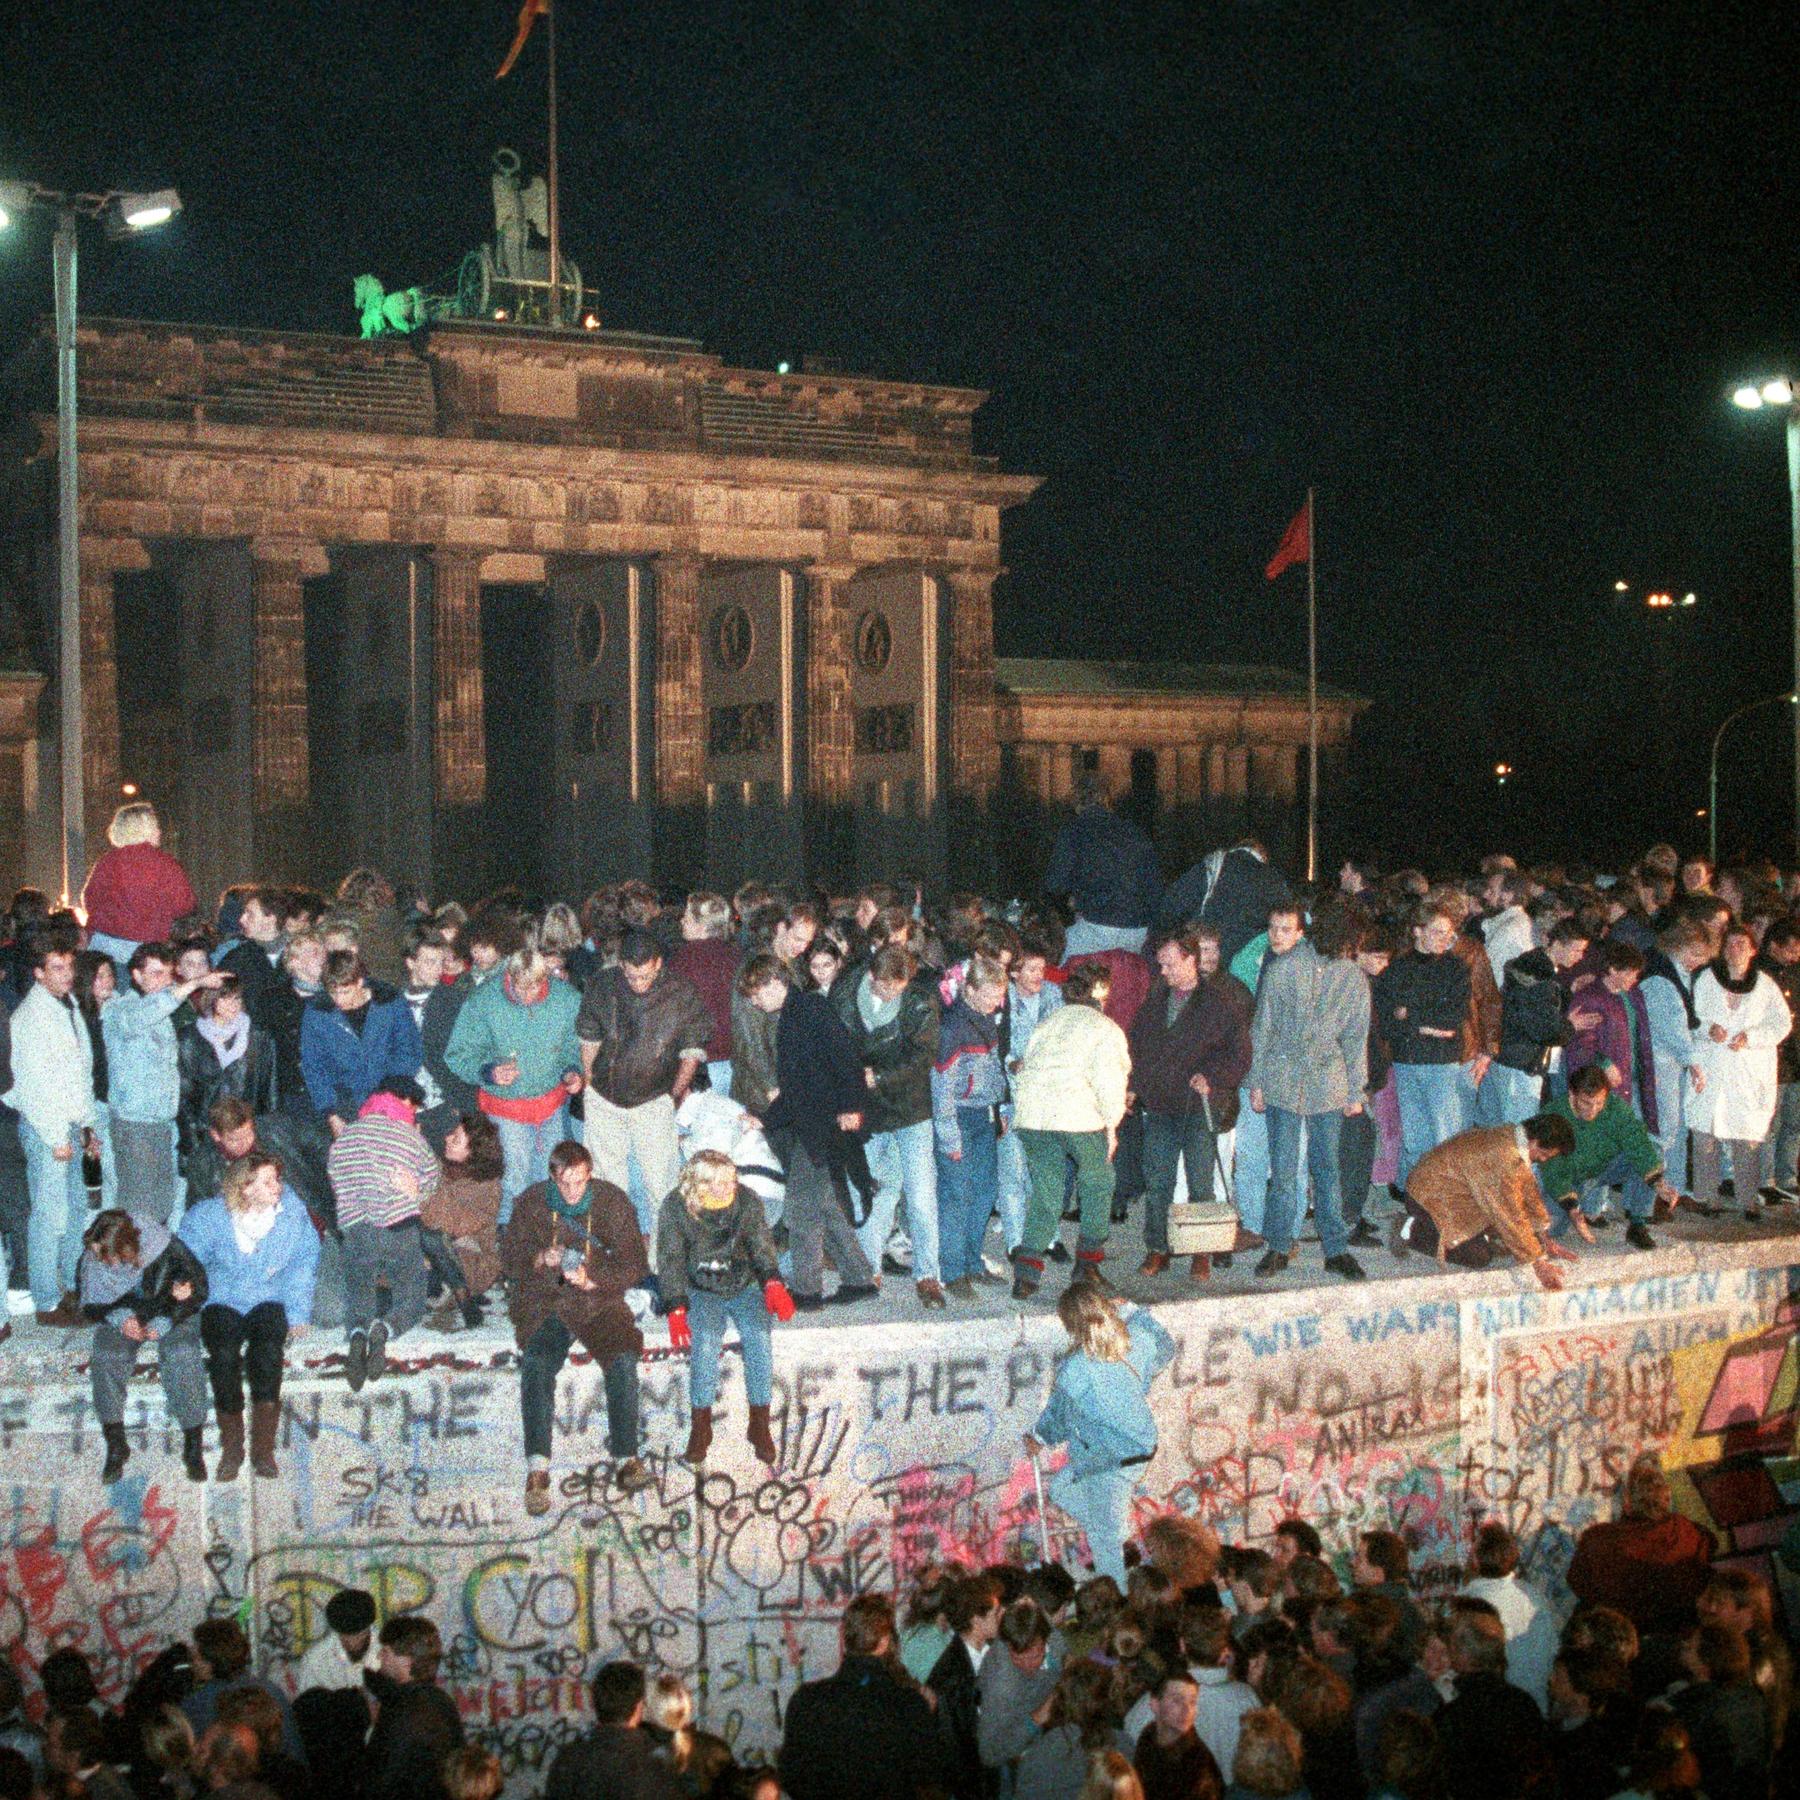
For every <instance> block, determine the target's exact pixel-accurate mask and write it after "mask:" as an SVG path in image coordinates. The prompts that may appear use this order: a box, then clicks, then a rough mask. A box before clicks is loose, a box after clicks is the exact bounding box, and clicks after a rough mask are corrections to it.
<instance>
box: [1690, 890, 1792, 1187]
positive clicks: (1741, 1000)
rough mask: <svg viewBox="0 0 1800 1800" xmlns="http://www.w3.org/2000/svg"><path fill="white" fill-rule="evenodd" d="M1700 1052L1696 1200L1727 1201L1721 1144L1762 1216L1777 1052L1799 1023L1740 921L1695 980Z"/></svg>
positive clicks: (1737, 1182) (1695, 1075)
mask: <svg viewBox="0 0 1800 1800" xmlns="http://www.w3.org/2000/svg"><path fill="white" fill-rule="evenodd" d="M1694 1012H1695V1015H1696V1016H1697V1017H1698V1019H1699V1021H1700V1023H1699V1025H1698V1026H1697V1027H1696V1028H1695V1031H1694V1040H1693V1041H1694V1057H1693V1062H1692V1064H1691V1065H1690V1068H1689V1080H1690V1081H1691V1083H1692V1087H1691V1088H1690V1090H1689V1095H1688V1109H1687V1116H1688V1124H1689V1125H1690V1126H1691V1127H1692V1128H1693V1133H1694V1198H1695V1199H1696V1200H1697V1201H1698V1202H1699V1203H1700V1205H1701V1206H1702V1207H1706V1206H1716V1205H1717V1204H1718V1200H1719V1164H1720V1146H1721V1145H1722V1144H1728V1145H1729V1146H1730V1147H1731V1168H1732V1180H1733V1183H1734V1186H1735V1190H1736V1197H1737V1202H1738V1204H1739V1205H1740V1206H1742V1207H1743V1209H1744V1211H1745V1212H1746V1213H1747V1214H1748V1215H1749V1216H1750V1217H1751V1218H1752V1219H1758V1218H1761V1217H1762V1211H1763V1203H1762V1198H1761V1196H1760V1194H1759V1193H1758V1191H1757V1190H1758V1189H1759V1188H1761V1187H1762V1186H1764V1185H1765V1184H1766V1182H1767V1180H1768V1169H1767V1161H1768V1156H1767V1152H1768V1138H1769V1126H1770V1124H1771V1122H1772V1121H1773V1119H1774V1117H1775V1098H1776V1094H1775V1089H1776V1073H1775V1050H1776V1047H1777V1046H1778V1045H1779V1044H1780V1043H1781V1041H1782V1039H1783V1038H1785V1037H1786V1036H1787V1034H1788V1033H1789V1032H1790V1031H1791V1030H1793V1028H1794V1020H1793V1015H1792V1014H1791V1013H1790V1012H1789V1011H1788V1004H1787V1002H1786V1001H1785V1000H1784V999H1783V998H1782V997H1781V989H1780V988H1779V987H1777V986H1776V985H1775V981H1774V978H1773V977H1772V976H1770V975H1768V974H1765V973H1764V972H1763V971H1762V970H1760V969H1758V968H1757V966H1756V939H1755V938H1754V937H1753V936H1752V935H1751V932H1750V928H1749V927H1748V926H1747V925H1733V926H1731V927H1729V928H1728V929H1727V931H1726V933H1725V942H1724V944H1723V946H1722V948H1721V951H1720V955H1719V958H1718V960H1717V961H1716V962H1713V963H1710V964H1708V966H1707V967H1706V968H1704V969H1703V970H1701V972H1700V974H1699V976H1698V978H1697V979H1696V980H1695V982H1694Z"/></svg>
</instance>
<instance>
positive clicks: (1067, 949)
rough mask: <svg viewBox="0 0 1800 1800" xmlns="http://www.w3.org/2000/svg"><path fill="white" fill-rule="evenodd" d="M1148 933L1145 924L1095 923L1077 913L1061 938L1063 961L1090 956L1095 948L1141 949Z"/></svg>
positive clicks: (1148, 930)
mask: <svg viewBox="0 0 1800 1800" xmlns="http://www.w3.org/2000/svg"><path fill="white" fill-rule="evenodd" d="M1149 935H1150V928H1149V927H1148V926H1147V925H1096V924H1095V923H1094V922H1093V920H1091V919H1084V918H1082V917H1081V916H1080V915H1079V914H1077V915H1076V918H1075V923H1074V924H1073V925H1071V926H1070V927H1069V930H1068V935H1067V936H1066V937H1064V939H1063V961H1064V962H1067V961H1068V960H1069V958H1070V957H1071V956H1092V955H1093V954H1094V953H1095V951H1097V950H1142V949H1143V947H1144V939H1145V938H1147V937H1148V936H1149Z"/></svg>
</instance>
